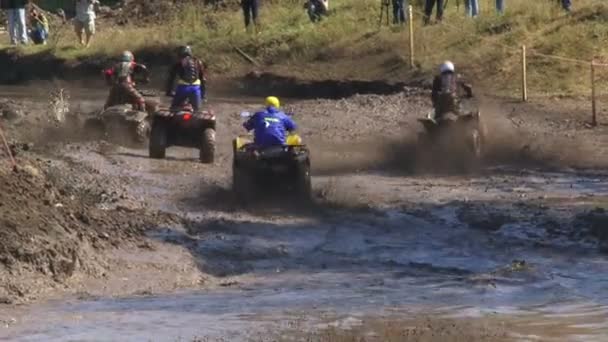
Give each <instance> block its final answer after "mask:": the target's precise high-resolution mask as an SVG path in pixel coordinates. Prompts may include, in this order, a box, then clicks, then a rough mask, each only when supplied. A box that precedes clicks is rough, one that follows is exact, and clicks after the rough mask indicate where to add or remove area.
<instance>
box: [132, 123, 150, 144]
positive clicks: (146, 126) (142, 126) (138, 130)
mask: <svg viewBox="0 0 608 342" xmlns="http://www.w3.org/2000/svg"><path fill="white" fill-rule="evenodd" d="M150 130H151V129H150V123H148V121H146V120H143V121H140V122H138V123H137V126H136V127H135V141H136V142H137V143H139V144H145V143H146V141H148V139H149V138H150Z"/></svg>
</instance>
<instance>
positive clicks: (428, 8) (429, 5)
mask: <svg viewBox="0 0 608 342" xmlns="http://www.w3.org/2000/svg"><path fill="white" fill-rule="evenodd" d="M435 3H437V14H436V15H437V21H441V20H442V19H443V0H426V3H425V5H424V23H425V24H428V23H429V22H430V21H431V14H433V7H435Z"/></svg>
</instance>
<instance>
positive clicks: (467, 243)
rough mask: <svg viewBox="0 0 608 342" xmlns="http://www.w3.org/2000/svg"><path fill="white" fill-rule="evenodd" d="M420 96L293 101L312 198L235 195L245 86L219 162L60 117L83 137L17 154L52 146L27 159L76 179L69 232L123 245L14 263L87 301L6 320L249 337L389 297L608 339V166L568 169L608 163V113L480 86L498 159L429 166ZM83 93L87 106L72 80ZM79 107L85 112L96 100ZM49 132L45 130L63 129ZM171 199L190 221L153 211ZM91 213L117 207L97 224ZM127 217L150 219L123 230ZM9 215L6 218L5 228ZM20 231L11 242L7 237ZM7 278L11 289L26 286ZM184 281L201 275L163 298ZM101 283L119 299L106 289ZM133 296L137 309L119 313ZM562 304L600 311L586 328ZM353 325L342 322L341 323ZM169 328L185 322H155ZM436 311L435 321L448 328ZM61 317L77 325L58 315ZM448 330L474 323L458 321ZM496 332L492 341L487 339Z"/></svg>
mask: <svg viewBox="0 0 608 342" xmlns="http://www.w3.org/2000/svg"><path fill="white" fill-rule="evenodd" d="M427 98H428V94H427V93H426V92H425V91H422V90H419V89H407V90H406V91H405V92H403V93H399V94H393V95H382V96H380V95H357V96H354V97H351V98H348V99H341V100H340V99H339V100H335V99H318V100H305V101H293V102H291V101H289V106H293V108H292V109H294V110H295V112H296V118H297V121H298V123H299V124H300V126H301V133H302V135H303V136H304V137H305V139H306V140H307V141H308V142H309V144H310V145H311V148H312V154H313V169H314V187H315V193H316V200H315V204H314V205H312V206H309V207H297V206H293V205H290V204H289V203H285V199H284V198H275V199H272V198H271V199H268V200H265V201H260V202H258V203H254V204H251V205H249V206H246V207H243V206H242V205H240V204H239V203H238V201H236V199H235V198H234V197H233V196H232V193H231V192H230V171H229V170H230V168H229V165H230V158H231V156H230V139H231V138H232V136H234V135H235V134H237V133H238V132H239V131H240V128H239V127H240V120H241V119H240V118H239V116H238V113H239V112H240V111H242V110H247V109H256V108H257V104H254V103H251V101H243V102H242V103H241V102H240V101H239V100H238V99H237V100H236V101H235V100H232V101H220V102H212V103H211V105H212V106H213V108H214V109H215V110H216V112H217V113H218V114H219V117H220V127H219V129H218V137H219V146H220V150H219V157H218V158H217V162H216V163H215V164H214V165H212V166H206V165H201V164H199V163H197V162H196V159H195V157H196V153H195V151H192V150H187V149H178V148H175V149H172V150H170V152H169V157H168V158H167V159H166V160H162V161H158V160H150V159H148V158H147V153H146V151H145V150H142V149H132V148H125V147H120V146H117V145H114V144H112V143H106V142H88V141H82V138H83V137H82V135H80V134H67V132H66V131H62V130H61V129H59V130H55V131H52V132H53V133H54V135H55V136H56V135H57V134H56V133H58V132H59V133H62V135H63V138H66V137H67V138H68V139H72V140H73V142H71V143H66V142H55V143H50V144H49V143H45V142H44V141H40V140H37V141H36V142H35V145H34V148H33V152H22V154H21V157H20V159H19V162H20V164H22V165H23V164H25V163H30V160H33V158H36V157H37V156H44V158H47V159H51V160H52V162H51V167H49V168H46V167H42V166H40V165H39V163H40V162H39V161H31V163H33V165H35V166H36V169H39V170H41V172H43V174H44V177H46V178H44V179H47V180H49V181H48V182H47V183H50V184H51V185H50V186H51V189H57V190H56V191H57V193H58V194H60V195H61V189H71V191H72V193H68V192H66V195H65V196H66V197H67V199H64V198H63V197H62V198H61V203H62V204H63V208H65V209H66V210H76V209H77V210H81V211H85V212H86V213H88V214H90V215H92V217H93V223H90V224H89V225H90V226H91V227H90V228H83V227H81V226H79V225H78V226H76V227H74V229H76V231H84V232H91V231H95V232H97V233H101V234H103V230H101V231H100V229H99V228H102V229H105V228H107V227H113V229H115V231H107V235H108V237H110V239H109V241H110V243H108V244H104V245H103V246H100V248H99V249H98V250H95V251H94V253H90V254H89V253H85V252H86V249H85V250H84V251H85V252H82V254H79V257H80V258H82V259H83V262H82V263H80V264H79V266H75V269H74V271H73V272H72V273H71V274H69V275H67V276H66V277H63V278H61V279H53V277H49V276H47V275H45V274H44V272H41V271H40V270H37V269H36V268H35V267H34V268H33V269H32V266H31V264H32V263H28V260H24V261H23V264H20V265H17V267H20V268H17V269H18V270H20V271H19V272H21V271H22V270H30V271H31V272H32V273H34V274H35V275H36V277H37V278H36V279H44V281H42V282H41V281H39V280H36V281H35V282H33V281H32V280H30V279H29V278H28V277H22V276H21V273H19V272H17V273H15V272H14V271H9V273H8V274H10V280H11V282H14V281H15V280H16V281H17V282H21V283H19V284H18V287H19V286H21V287H19V289H20V291H21V292H22V293H21V294H20V293H19V292H15V291H13V292H12V294H11V293H9V294H8V295H6V296H7V297H6V298H9V299H10V298H12V299H19V298H20V297H21V298H31V296H32V295H35V294H37V293H39V291H37V292H29V291H28V289H30V288H37V289H42V288H45V289H46V288H49V287H55V288H60V291H59V292H57V291H55V292H52V293H51V294H54V295H55V297H56V296H57V294H61V293H65V291H66V290H67V291H68V292H72V293H78V294H79V295H78V298H80V299H79V300H75V301H67V302H63V303H57V304H45V305H40V306H32V307H25V308H20V309H15V308H14V307H9V306H6V307H5V310H1V311H2V312H0V319H2V320H3V321H4V322H6V323H7V326H8V328H6V330H3V331H1V333H0V336H5V337H8V338H23V339H25V338H28V337H29V338H32V339H36V338H38V339H44V340H47V341H48V340H52V339H53V336H55V337H56V338H58V340H61V338H62V337H66V336H72V337H74V338H85V339H87V338H92V337H93V336H99V335H100V334H101V335H104V336H107V337H106V338H108V339H112V336H114V337H117V336H121V338H126V339H133V340H138V339H142V338H149V337H152V336H153V337H154V338H158V339H160V340H169V339H170V338H174V337H176V336H178V335H179V336H182V337H191V336H194V335H198V336H211V337H223V338H230V337H232V338H239V339H240V338H243V335H242V333H243V331H255V332H257V333H261V334H264V333H266V332H267V331H266V332H265V329H270V330H271V331H273V332H276V331H277V330H284V329H283V328H284V327H281V326H280V325H279V326H277V325H273V324H274V323H273V322H275V323H276V322H287V321H298V322H299V323H298V324H306V325H307V329H311V330H313V331H314V330H317V328H319V327H322V326H323V324H324V323H327V322H328V321H334V320H337V321H338V322H342V323H344V322H350V320H353V319H354V320H355V321H357V320H358V319H360V318H365V317H369V316H372V317H375V316H392V314H390V315H389V314H388V313H387V311H390V312H392V313H393V314H395V315H396V316H397V319H403V320H407V319H409V318H412V317H419V315H424V314H430V315H439V316H447V317H449V316H453V315H459V316H470V315H471V314H473V313H477V314H482V315H485V316H487V315H488V313H489V312H495V313H497V314H498V315H499V316H498V317H500V319H501V320H503V321H507V322H509V324H511V323H512V325H509V326H508V328H507V329H506V330H505V328H504V326H502V327H501V328H499V324H497V325H496V328H490V330H491V333H492V334H491V335H490V336H493V337H504V336H512V335H513V334H515V333H518V334H529V335H532V334H537V335H539V334H542V333H544V334H546V335H545V336H547V337H559V336H560V335H559V333H557V332H561V333H562V334H577V335H583V336H585V335H587V336H588V337H589V339H592V338H595V337H600V340H601V336H605V335H604V334H608V332H607V330H606V326H607V323H608V322H606V321H605V317H606V315H605V312H606V310H607V307H606V305H608V298H607V297H606V293H608V291H607V290H608V288H607V286H608V285H607V283H606V280H605V279H604V278H603V276H602V274H605V273H606V271H607V270H608V269H607V267H608V266H607V265H606V263H605V261H604V258H603V257H602V256H601V255H600V254H599V251H600V250H601V249H602V248H605V247H604V245H603V241H604V240H605V239H606V231H605V227H604V226H603V225H602V223H601V222H605V221H602V220H604V219H605V215H604V214H603V213H602V212H601V211H597V212H594V213H589V210H590V209H593V208H595V207H597V206H603V205H604V202H605V198H606V196H608V175H606V174H603V173H601V172H598V171H586V172H582V171H574V170H572V169H569V168H567V167H569V166H591V167H601V166H603V161H602V160H601V159H600V158H599V157H600V156H603V148H602V147H604V146H608V144H606V140H605V138H604V137H603V136H602V134H601V133H602V132H603V128H600V129H599V130H594V131H591V130H588V129H587V128H585V126H584V122H583V120H584V119H583V117H578V116H577V114H576V113H574V115H572V112H567V110H564V111H563V112H560V111H553V109H551V110H548V109H537V108H532V107H531V106H521V105H517V104H508V103H504V102H501V101H499V100H494V99H492V100H486V101H485V102H486V103H484V105H483V107H482V108H484V113H486V114H487V115H486V116H487V125H488V129H489V131H490V132H491V135H492V139H491V143H492V145H491V148H490V150H489V151H488V153H489V158H488V163H489V164H488V165H487V167H486V168H484V169H482V170H481V171H480V172H479V173H478V174H475V175H458V174H450V173H449V172H448V173H446V172H443V174H442V173H441V172H439V174H416V173H412V170H414V171H415V170H416V168H415V167H414V168H412V167H411V166H412V165H413V164H412V162H413V160H412V159H411V157H410V155H411V151H412V150H413V146H414V145H413V137H414V136H415V134H413V133H414V132H415V131H416V130H417V125H418V124H417V123H416V119H417V118H419V117H422V116H423V115H424V114H425V113H426V111H427V110H429V107H428V105H429V104H428V99H427ZM72 101H73V106H76V105H75V103H78V102H79V100H78V96H77V95H75V98H74V99H73V100H72ZM82 103H84V104H85V105H84V109H87V107H94V106H95V105H96V103H95V102H90V103H89V102H88V101H85V102H81V104H82ZM31 106H32V108H36V106H43V105H41V104H40V103H39V104H36V103H32V104H31ZM81 108H83V107H82V106H81ZM512 108H513V109H514V110H512ZM563 108H568V106H563ZM43 126H44V125H43ZM13 127H17V126H13ZM15 129H18V127H17V128H15ZM47 132H49V131H48V130H47ZM72 132H73V130H72ZM22 133H25V132H22ZM44 137H45V139H46V141H49V140H48V139H50V138H53V137H54V136H49V135H45V136H44ZM541 137H542V138H541ZM23 138H24V139H25V138H30V139H31V138H33V137H32V135H25V134H23ZM55 140H57V139H55ZM590 147H593V148H590ZM583 152H584V153H583ZM439 159H441V158H439ZM3 165H5V166H6V165H7V164H3ZM57 170H59V174H58V175H57ZM93 170H96V171H94V172H93ZM548 170H551V171H552V172H548ZM53 174H56V176H54V177H53V176H52V175H53ZM19 175H22V174H21V173H20V174H19ZM26 176H27V177H31V175H29V176H28V174H23V176H20V178H17V180H21V179H23V182H31V180H28V179H29V178H21V177H26ZM49 176H50V179H49V178H48V177H49ZM4 177H5V178H3V179H9V180H10V179H14V176H11V175H10V174H5V175H4ZM41 182H42V183H40V187H38V186H36V184H34V185H35V188H36V189H38V188H41V189H44V183H45V182H44V181H42V180H41ZM15 186H16V187H19V188H21V189H23V188H27V187H31V186H32V185H30V183H25V184H24V183H16V184H15ZM83 189H85V190H83ZM86 189H88V190H86ZM102 190H103V191H102ZM53 191H54V190H53ZM43 193H44V192H43ZM102 193H105V195H103V194H102ZM5 194H6V195H8V193H6V192H5ZM45 194H46V193H45ZM70 194H72V195H73V196H74V199H71V200H70ZM60 195H57V196H60ZM28 196H29V195H28ZM61 196H63V195H61ZM5 201H9V202H10V200H4V199H3V203H4V202H5ZM22 201H23V202H26V201H38V199H37V198H36V197H35V196H34V199H32V198H31V196H30V197H26V198H24V199H23V200H22ZM70 201H71V202H70ZM15 203H18V201H17V202H15ZM36 203H38V202H36ZM42 203H43V204H41V205H44V201H42ZM51 204H52V203H51ZM52 206H53V205H51V207H52ZM47 207H48V205H46V207H41V208H40V209H38V210H37V212H40V213H42V214H44V219H45V220H47V222H48V221H49V220H50V218H49V217H48V216H47V213H48V212H49V210H55V209H48V208H47ZM117 207H119V208H123V209H118V210H117V209H116V208H117ZM2 208H5V207H4V206H3V207H0V209H2ZM125 208H127V209H128V210H127V209H125ZM9 209H10V212H12V213H13V214H15V215H17V216H19V215H20V214H21V212H20V211H18V210H16V209H15V208H12V209H11V208H9ZM144 209H145V210H146V211H147V212H148V213H149V214H144V212H143V210H144ZM158 211H163V212H169V213H172V214H173V215H179V217H180V218H179V219H177V218H176V217H175V216H173V215H168V214H163V215H164V216H158V215H159V214H157V213H156V212H158ZM96 213H99V214H96ZM23 214H24V215H21V216H20V217H15V220H17V224H22V225H23V223H21V222H20V221H19V219H22V220H24V221H22V222H27V221H26V218H25V216H27V213H25V212H23ZM95 215H101V216H105V217H107V218H111V220H110V222H101V223H99V224H95V222H98V221H95V220H96V219H95V218H96V217H99V216H95ZM134 215H137V216H138V217H140V218H141V220H142V223H138V224H135V227H136V228H135V230H134V231H133V233H132V234H128V232H129V231H130V230H129V229H128V228H127V227H129V226H130V225H132V224H133V222H132V218H133V217H134ZM147 215H150V216H147ZM146 217H150V219H149V221H146ZM165 217H166V218H165ZM99 219H101V218H99ZM125 220H126V221H125ZM106 221H107V220H106ZM59 223H60V224H62V225H64V226H65V223H62V221H59ZM25 226H26V225H23V226H22V227H25ZM33 226H34V225H32V227H33ZM38 227H40V228H37V229H41V230H40V231H36V233H35V234H36V235H38V236H45V237H50V238H51V239H52V234H49V232H48V231H45V230H44V227H45V225H44V224H41V225H38ZM7 228H8V229H7ZM7 228H4V227H3V232H4V231H7V232H8V231H10V230H11V227H10V226H7ZM144 228H147V229H144ZM12 230H14V228H13V229H12ZM144 234H145V235H146V236H144ZM57 237H58V240H57V239H56V240H55V242H56V243H64V242H65V240H64V239H65V237H66V235H65V234H60V235H57ZM126 237H129V239H125V238H126ZM113 239H116V240H117V242H116V243H111V241H112V240H113ZM10 240H13V241H18V240H14V239H13V238H11V239H5V241H10ZM102 240H103V239H102ZM87 241H89V242H90V240H87ZM73 245H75V246H78V245H80V244H79V243H74V244H73ZM521 261H524V262H523V263H522V262H521ZM86 265H93V266H94V267H89V268H87V267H84V266H86ZM4 267H5V269H3V270H7V269H6V266H4ZM91 269H93V270H94V271H91ZM8 284H10V283H6V282H3V284H2V285H3V286H4V288H5V289H6V288H14V286H13V285H9V286H8V287H7V285H8ZM175 288H190V289H192V288H193V289H199V290H202V291H200V292H194V293H191V292H188V293H185V294H175V295H172V294H170V291H172V290H173V289H175ZM404 294H407V295H404ZM455 294H457V295H455ZM137 295H144V296H143V297H142V296H137ZM150 295H154V296H150ZM10 296H12V297H10ZM97 296H100V297H97ZM107 296H126V297H125V298H124V299H119V300H116V301H108V300H107V299H105V298H107ZM40 297H41V298H44V297H45V295H40ZM91 297H93V298H98V299H97V300H90V299H91ZM124 310H127V311H129V312H137V314H136V315H133V316H137V317H139V318H133V319H130V320H126V321H124V316H123V315H122V314H120V312H122V311H124ZM559 311H563V312H567V313H570V314H575V313H576V314H580V315H582V317H585V318H586V319H587V321H594V322H596V323H597V324H596V325H593V326H587V327H585V326H579V324H580V322H579V321H578V320H577V319H565V318H563V317H561V316H559V314H558V312H559ZM49 312H52V313H54V315H53V317H49V315H48V313H49ZM154 312H163V313H162V314H155V313H154ZM528 314H534V315H537V316H535V317H536V318H527V317H528V316H526V315H528ZM73 315H77V316H79V317H82V318H81V319H79V323H68V322H69V321H71V319H72V318H73V317H74V316H73ZM556 315H557V316H556ZM558 316H559V317H558ZM353 317H354V318H353ZM556 317H557V318H556ZM602 317H603V318H602ZM222 318H224V319H225V320H227V322H232V323H226V322H222ZM193 321H196V322H197V324H192V323H193ZM169 322H171V323H170V324H169ZM421 322H423V321H418V322H414V323H411V324H414V325H416V324H423V323H421ZM342 323H340V324H338V326H340V327H343V326H345V325H346V326H347V325H348V324H346V323H344V324H342ZM535 323H536V324H539V327H535V325H534V324H535ZM159 324H160V325H164V326H168V325H171V326H173V328H171V329H166V330H165V331H164V332H162V333H160V335H159V333H158V332H156V333H155V329H157V327H158V325H159ZM201 324H202V325H203V326H214V327H215V328H214V329H206V328H204V327H203V328H201ZM317 324H319V325H317ZM433 324H437V329H438V330H440V328H441V327H444V326H445V322H440V321H433V322H431V326H433ZM458 324H460V323H458ZM463 324H465V325H466V324H468V323H463ZM473 324H476V323H473ZM59 325H62V326H65V328H64V329H63V330H62V331H59V330H56V329H55V327H57V326H59ZM129 326H140V327H143V329H140V330H139V331H140V332H137V331H134V330H132V329H129ZM490 326H493V325H491V324H490ZM315 327H316V328H315ZM548 327H552V328H551V329H550V330H551V331H548V330H549V329H548ZM125 329H127V330H125ZM370 329H372V328H370ZM285 330H289V329H285ZM372 330H373V329H372ZM141 331H144V332H143V333H142V332H141ZM239 331H240V332H241V335H239V334H238V332H239ZM458 331H460V333H459V332H458ZM452 332H454V330H453V331H452ZM235 334H236V335H235ZM454 334H455V335H452V336H456V337H458V336H459V337H463V336H465V335H464V332H463V331H462V330H458V329H456V330H455V332H454ZM484 336H485V338H486V339H487V338H488V336H487V335H480V336H477V338H479V339H480V340H484ZM589 339H587V340H589ZM439 340H440V339H439Z"/></svg>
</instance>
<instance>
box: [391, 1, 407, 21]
mask: <svg viewBox="0 0 608 342" xmlns="http://www.w3.org/2000/svg"><path fill="white" fill-rule="evenodd" d="M405 7H407V0H393V24H395V25H398V24H403V23H405V21H406V19H405Z"/></svg>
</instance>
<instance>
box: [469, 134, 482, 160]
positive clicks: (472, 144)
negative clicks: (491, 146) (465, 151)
mask: <svg viewBox="0 0 608 342" xmlns="http://www.w3.org/2000/svg"><path fill="white" fill-rule="evenodd" d="M469 140H470V141H469V148H470V150H471V154H472V156H473V157H474V158H475V159H477V160H479V159H481V156H482V153H483V150H482V148H483V147H482V141H481V140H482V139H481V133H480V132H479V129H477V128H473V129H471V132H470V133H469Z"/></svg>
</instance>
